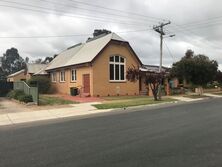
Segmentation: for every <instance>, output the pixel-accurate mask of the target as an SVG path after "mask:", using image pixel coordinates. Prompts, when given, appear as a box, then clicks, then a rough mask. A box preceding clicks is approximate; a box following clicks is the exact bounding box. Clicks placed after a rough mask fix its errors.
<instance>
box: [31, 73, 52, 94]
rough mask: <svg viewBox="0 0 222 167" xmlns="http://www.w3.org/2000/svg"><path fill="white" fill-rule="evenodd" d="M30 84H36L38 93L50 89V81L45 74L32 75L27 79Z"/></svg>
mask: <svg viewBox="0 0 222 167" xmlns="http://www.w3.org/2000/svg"><path fill="white" fill-rule="evenodd" d="M28 84H29V85H30V86H37V85H38V88H39V93H48V91H49V90H50V86H51V82H50V79H49V78H48V77H46V76H33V77H32V78H31V79H30V80H28Z"/></svg>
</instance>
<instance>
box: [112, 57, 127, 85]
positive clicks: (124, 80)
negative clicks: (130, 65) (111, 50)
mask: <svg viewBox="0 0 222 167" xmlns="http://www.w3.org/2000/svg"><path fill="white" fill-rule="evenodd" d="M116 56H118V57H119V62H115V57H116ZM110 57H113V58H114V60H113V62H111V61H110ZM110 57H109V81H110V82H126V58H125V57H123V56H120V55H112V56H110ZM121 58H123V59H124V63H122V62H120V60H121ZM110 64H113V67H114V72H113V75H114V79H113V80H111V79H110ZM116 65H119V80H116V79H115V78H116ZM121 65H124V79H123V80H121Z"/></svg>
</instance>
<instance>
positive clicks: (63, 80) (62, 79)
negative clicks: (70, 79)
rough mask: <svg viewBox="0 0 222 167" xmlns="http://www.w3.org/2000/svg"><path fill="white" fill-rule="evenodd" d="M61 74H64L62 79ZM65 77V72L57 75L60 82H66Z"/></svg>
mask: <svg viewBox="0 0 222 167" xmlns="http://www.w3.org/2000/svg"><path fill="white" fill-rule="evenodd" d="M62 74H64V76H63V77H62ZM65 76H66V73H65V70H63V71H60V75H59V78H60V82H66V77H65Z"/></svg>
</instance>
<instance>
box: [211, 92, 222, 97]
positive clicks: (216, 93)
mask: <svg viewBox="0 0 222 167" xmlns="http://www.w3.org/2000/svg"><path fill="white" fill-rule="evenodd" d="M212 94H213V95H221V96H222V92H215V93H212Z"/></svg>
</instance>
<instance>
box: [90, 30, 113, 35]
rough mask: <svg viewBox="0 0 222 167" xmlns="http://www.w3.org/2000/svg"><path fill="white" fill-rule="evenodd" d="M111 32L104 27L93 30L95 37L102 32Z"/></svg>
mask: <svg viewBox="0 0 222 167" xmlns="http://www.w3.org/2000/svg"><path fill="white" fill-rule="evenodd" d="M110 33H111V31H109V30H106V29H102V30H101V29H95V30H94V32H93V37H97V36H99V35H101V34H110Z"/></svg>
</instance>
